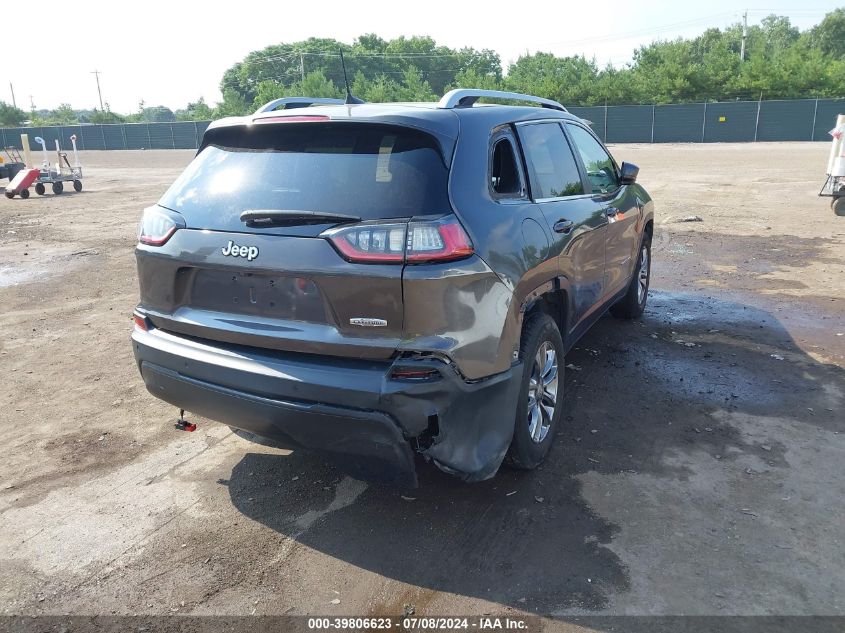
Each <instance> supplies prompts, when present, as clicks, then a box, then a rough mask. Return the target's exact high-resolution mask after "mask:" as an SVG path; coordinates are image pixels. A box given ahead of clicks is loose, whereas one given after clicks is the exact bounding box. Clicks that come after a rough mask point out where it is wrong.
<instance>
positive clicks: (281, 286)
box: [189, 269, 326, 323]
mask: <svg viewBox="0 0 845 633" xmlns="http://www.w3.org/2000/svg"><path fill="white" fill-rule="evenodd" d="M189 303H190V305H191V306H192V307H195V308H202V309H206V310H214V311H220V312H232V313H235V314H253V315H256V316H264V317H276V318H280V319H293V320H297V321H310V322H315V323H325V322H326V308H325V304H324V302H323V297H322V295H321V293H320V289H319V288H318V287H317V285H316V284H315V283H314V282H313V281H311V280H309V279H306V278H304V277H294V276H287V275H271V274H265V273H248V272H247V273H245V272H238V271H222V270H205V269H197V270H195V271H194V275H193V281H192V284H191V291H190V301H189Z"/></svg>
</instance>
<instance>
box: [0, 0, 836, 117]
mask: <svg viewBox="0 0 845 633" xmlns="http://www.w3.org/2000/svg"><path fill="white" fill-rule="evenodd" d="M216 4H217V3H215V2H208V1H207V0H206V2H202V3H199V2H193V1H190V0H181V1H180V0H171V1H170V2H165V1H163V0H145V1H144V2H137V1H136V0H135V1H131V2H130V1H128V0H109V1H107V2H104V1H102V0H81V1H80V2H77V3H74V5H73V8H72V11H70V12H64V13H62V14H61V15H60V16H59V17H57V18H56V19H43V20H42V19H32V20H29V21H27V25H28V26H26V27H14V26H12V25H10V24H8V23H6V24H4V26H6V27H8V28H5V29H4V41H5V45H6V46H5V47H0V50H3V48H5V49H6V50H5V51H4V52H3V58H4V59H5V60H6V62H5V63H4V64H2V65H0V100H3V101H6V102H7V103H9V102H11V100H12V99H11V91H10V87H9V83H10V82H11V83H12V85H13V86H14V92H15V96H16V101H17V105H18V107H20V108H22V109H24V110H29V108H30V103H34V104H35V107H36V108H38V109H41V108H51V109H52V108H55V107H56V106H58V105H59V104H61V103H70V104H71V105H72V106H73V107H74V108H76V109H84V108H94V107H96V106H98V104H99V102H98V96H97V84H96V76H95V75H94V74H93V72H92V71H94V70H99V71H100V75H99V77H100V85H101V88H102V93H103V100H104V101H105V102H108V103H109V104H110V106H111V109H112V110H113V111H115V112H120V113H124V114H126V113H130V112H135V111H137V109H138V103H139V101H141V100H143V101H144V102H145V104H146V105H147V106H154V105H165V106H167V107H170V108H172V109H174V110H175V109H177V108H183V107H184V106H185V105H186V104H187V103H188V102H189V101H195V100H196V99H197V98H198V97H200V96H202V97H204V98H205V100H206V102H208V103H211V104H213V103H215V102H217V101H218V100H220V98H221V95H220V91H219V88H218V86H219V83H220V79H221V77H222V76H223V72H224V71H225V70H226V69H227V68H229V67H230V66H231V65H232V64H234V63H235V62H237V61H239V60H241V59H243V57H244V56H245V55H246V54H247V53H249V52H250V51H253V50H258V49H261V48H263V47H265V46H267V45H270V44H277V43H280V42H294V41H298V40H303V39H307V38H308V37H311V36H314V37H332V38H335V39H337V40H340V41H343V42H347V43H352V41H353V40H354V39H355V38H356V37H357V36H359V35H362V34H364V33H376V34H378V35H380V36H381V37H383V38H385V39H391V38H394V37H398V36H400V35H404V36H406V37H410V36H413V35H430V36H431V37H433V38H434V39H435V40H436V41H437V43H438V44H443V45H446V46H450V47H453V48H457V47H461V46H472V47H475V48H478V49H481V48H490V49H493V50H495V51H497V52H498V53H499V55H500V56H501V58H502V62H503V65H504V66H505V69H507V62H509V61H515V60H516V59H517V58H518V57H519V56H520V55H523V54H525V53H526V51H528V52H531V53H535V52H538V51H543V52H550V53H554V54H556V55H561V56H562V55H580V54H583V55H586V56H587V57H588V58H592V57H595V59H596V60H597V62H598V63H599V65H600V66H604V65H605V64H607V63H611V64H613V65H615V66H621V65H624V64H625V63H626V62H628V61H630V60H631V56H632V53H633V51H634V50H635V49H636V48H637V47H639V46H641V45H644V44H648V43H649V42H651V41H653V40H655V39H672V38H675V37H678V36H683V37H690V36H694V35H696V34H698V33H700V32H702V31H703V30H704V29H706V28H709V27H725V26H728V25H730V24H733V23H736V22H739V21H741V19H742V13H743V11H745V10H746V9H747V10H748V12H749V13H748V21H749V24H756V23H759V22H760V20H761V19H762V18H764V17H765V16H766V15H769V14H771V13H776V14H778V15H787V16H789V18H790V19H791V20H792V23H793V24H794V25H796V26H798V27H799V28H801V29H802V30H804V29H806V28H808V27H811V26H812V25H814V24H817V23H818V22H819V21H821V19H822V18H823V17H824V14H825V13H826V12H829V11H831V10H833V9H834V8H835V7H836V4H834V3H833V2H831V1H830V0H828V1H827V2H820V1H818V0H801V1H800V2H799V1H798V0H764V3H763V4H760V5H756V6H755V5H749V6H747V7H739V6H738V5H737V4H736V2H735V0H708V1H707V2H685V1H682V0H681V1H679V0H650V1H644V0H631V1H628V2H606V3H597V2H595V1H591V0H587V1H586V2H561V1H559V0H558V1H554V2H549V1H547V0H533V1H532V2H513V0H510V1H507V2H505V1H499V0H488V1H487V2H484V3H461V2H456V1H454V0H448V1H442V0H426V1H425V2H414V3H410V2H401V1H397V0H393V1H392V2H385V1H372V2H368V1H366V0H358V1H357V2H344V1H339V0H319V1H318V0H309V1H307V2H297V1H296V0H293V1H288V2H278V3H270V2H258V3H256V2H241V3H225V4H226V5H228V7H229V8H228V9H227V10H225V11H216V10H214V9H213V8H211V7H214V6H215V5H216ZM220 5H223V3H222V2H221V3H220ZM232 7H234V9H233V8H232ZM520 12H522V14H520ZM35 25H37V26H35ZM11 52H14V53H16V54H14V55H9V54H8V53H11ZM15 59H16V60H17V61H13V60H15Z"/></svg>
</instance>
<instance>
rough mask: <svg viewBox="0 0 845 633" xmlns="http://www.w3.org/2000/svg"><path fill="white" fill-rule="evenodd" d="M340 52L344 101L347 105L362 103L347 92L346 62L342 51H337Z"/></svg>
mask: <svg viewBox="0 0 845 633" xmlns="http://www.w3.org/2000/svg"><path fill="white" fill-rule="evenodd" d="M338 50H339V51H340V65H341V67H343V83H345V84H346V101H345V103H346V104H347V105H349V104H353V103H364V102H363V101H361V99H359V98H358V97H353V96H352V92H351V91H350V90H349V77H347V76H346V62H345V61H344V59H343V49H342V48H341V49H338Z"/></svg>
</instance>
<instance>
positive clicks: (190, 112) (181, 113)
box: [175, 97, 214, 121]
mask: <svg viewBox="0 0 845 633" xmlns="http://www.w3.org/2000/svg"><path fill="white" fill-rule="evenodd" d="M175 114H176V120H177V121H209V120H211V119H213V118H214V111H213V110H212V109H211V107H210V106H209V105H208V104H207V103H206V102H205V99H204V98H203V97H200V98H199V99H197V100H196V101H192V102H190V103H189V104H188V105H187V106H186V107H185V109H184V110H176V112H175Z"/></svg>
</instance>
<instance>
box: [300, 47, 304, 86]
mask: <svg viewBox="0 0 845 633" xmlns="http://www.w3.org/2000/svg"><path fill="white" fill-rule="evenodd" d="M299 72H300V73H301V74H302V81H303V82H304V81H305V55H304V54H303V53H302V51H300V53H299Z"/></svg>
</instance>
